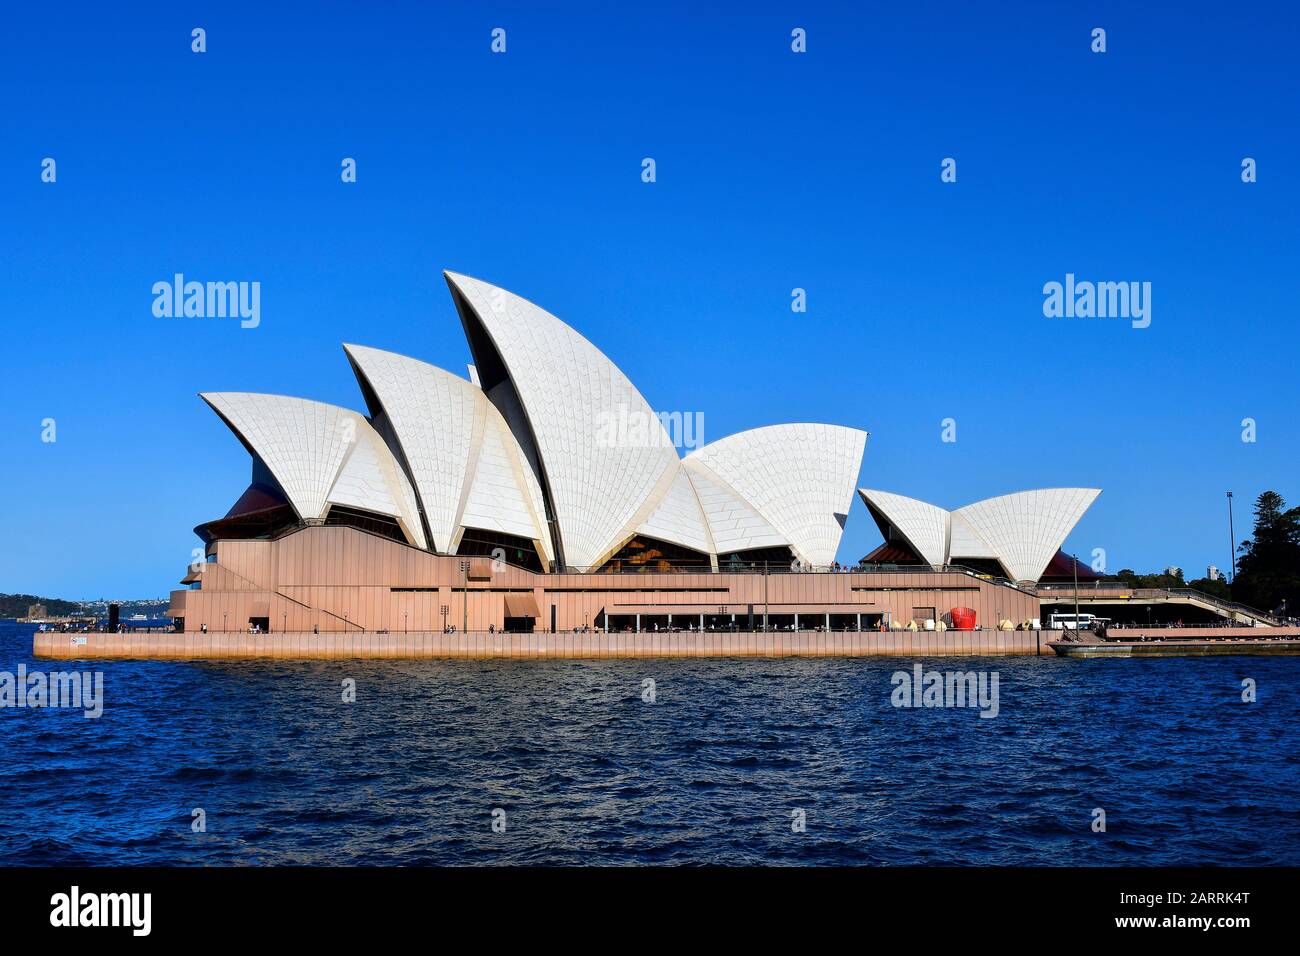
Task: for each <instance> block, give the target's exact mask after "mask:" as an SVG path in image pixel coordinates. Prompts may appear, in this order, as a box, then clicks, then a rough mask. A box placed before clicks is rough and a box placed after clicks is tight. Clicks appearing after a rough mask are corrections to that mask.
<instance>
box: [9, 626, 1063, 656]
mask: <svg viewBox="0 0 1300 956" xmlns="http://www.w3.org/2000/svg"><path fill="white" fill-rule="evenodd" d="M1059 634H1060V632H1059V631H1058V632H1056V635H1057V636H1059ZM1052 637H1053V635H1052V632H1050V631H946V632H943V633H935V632H928V631H918V632H911V631H889V632H878V631H862V632H852V631H850V632H834V633H816V632H800V633H791V632H780V633H775V632H773V633H767V634H764V633H760V632H746V631H738V632H734V633H728V632H718V633H704V634H701V633H698V632H697V633H694V634H692V633H675V634H664V633H660V634H645V633H643V634H486V633H471V634H442V633H432V634H431V633H410V634H373V633H368V634H360V633H357V634H337V633H335V634H311V633H306V634H304V633H294V632H286V633H281V634H245V633H215V632H213V633H208V634H195V633H186V634H52V633H51V634H40V633H38V634H35V635H33V640H32V651H33V653H34V654H35V655H36V656H37V657H51V658H62V659H69V660H81V659H90V658H126V659H143V660H222V659H249V658H258V659H261V658H265V659H272V660H289V659H301V660H343V659H355V658H397V659H418V658H478V659H491V658H507V659H520V660H528V659H555V658H560V659H567V658H619V657H866V656H876V655H879V656H894V657H971V656H1001V655H1008V654H1019V655H1024V654H1031V655H1032V654H1038V655H1050V654H1051V653H1052V651H1051V649H1050V648H1048V646H1047V642H1048V641H1049V640H1052ZM74 641H83V642H84V643H74Z"/></svg>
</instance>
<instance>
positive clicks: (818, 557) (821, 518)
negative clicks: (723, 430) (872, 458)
mask: <svg viewBox="0 0 1300 956" xmlns="http://www.w3.org/2000/svg"><path fill="white" fill-rule="evenodd" d="M866 443H867V433H866V432H864V431H861V430H859V429H856V428H846V427H844V426H842V425H820V424H791V425H768V426H766V427H764V428H754V429H751V430H749V431H745V432H740V433H738V434H735V435H731V436H728V437H727V438H723V439H721V440H720V441H716V442H713V443H711V444H709V445H705V446H704V447H703V448H700V449H698V450H696V451H694V452H692V453H691V454H690V455H688V456H687V457H686V461H687V463H688V464H689V463H695V464H698V465H703V466H704V467H705V468H707V469H708V471H709V472H710V473H711V474H712V475H713V476H716V477H717V478H718V479H719V480H721V481H722V482H725V483H726V485H728V486H729V487H730V488H731V490H732V491H734V492H735V493H736V494H737V495H739V496H740V497H741V498H742V499H743V500H744V501H745V502H746V503H747V504H749V505H750V506H751V507H752V508H753V509H754V510H755V511H757V512H758V513H759V514H760V515H761V516H762V517H763V519H764V520H765V521H767V523H768V524H770V525H771V526H772V528H773V529H775V530H776V531H777V533H778V534H780V535H781V536H782V537H784V538H785V539H786V543H787V544H789V546H790V547H791V548H792V549H793V550H794V552H795V554H796V556H798V557H799V558H801V559H802V560H804V561H807V562H810V563H811V564H814V565H827V564H830V563H831V562H832V561H834V560H835V553H836V551H837V550H838V549H839V544H840V537H841V535H842V534H843V532H844V521H845V519H846V518H847V516H848V512H849V507H850V505H851V504H852V503H853V488H854V484H855V482H856V481H857V477H858V471H859V469H860V468H861V467H862V453H863V451H864V449H865V448H866Z"/></svg>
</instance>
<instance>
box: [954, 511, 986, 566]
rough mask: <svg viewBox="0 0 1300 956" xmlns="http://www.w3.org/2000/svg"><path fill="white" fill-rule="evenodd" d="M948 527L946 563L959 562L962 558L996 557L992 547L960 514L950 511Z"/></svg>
mask: <svg viewBox="0 0 1300 956" xmlns="http://www.w3.org/2000/svg"><path fill="white" fill-rule="evenodd" d="M949 529H950V531H951V534H950V537H949V539H948V563H950V564H961V562H962V559H963V558H997V556H998V555H997V552H996V551H994V550H993V547H992V546H991V545H990V544H989V543H988V542H987V541H985V540H984V539H983V538H981V537H980V536H979V532H977V531H976V530H975V529H974V528H972V527H971V526H970V523H969V522H967V520H966V519H965V518H963V517H962V516H961V515H960V514H958V513H956V512H952V513H951V518H950V524H949Z"/></svg>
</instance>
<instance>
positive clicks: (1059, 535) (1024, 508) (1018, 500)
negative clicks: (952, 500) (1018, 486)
mask: <svg viewBox="0 0 1300 956" xmlns="http://www.w3.org/2000/svg"><path fill="white" fill-rule="evenodd" d="M1099 494H1101V491H1100V490H1099V489H1096V488H1040V489H1037V490H1035V491H1020V492H1016V493H1015V494H1011V495H1002V496H1001V497H999V498H986V499H985V500H984V501H977V502H975V503H974V504H970V505H966V506H965V507H964V508H958V509H957V510H956V511H954V512H953V516H954V517H959V518H962V519H964V520H965V521H966V522H967V523H969V525H970V527H971V529H972V530H973V531H974V532H975V533H976V534H977V535H979V537H980V538H981V539H982V540H983V541H986V542H988V545H989V547H991V548H992V549H993V551H994V553H995V554H996V555H997V558H998V560H999V561H1001V562H1002V566H1003V567H1004V568H1006V569H1007V573H1008V574H1010V575H1011V577H1012V578H1014V579H1015V580H1017V581H1036V580H1038V578H1039V577H1040V576H1041V575H1042V573H1043V571H1044V569H1046V567H1047V565H1048V564H1049V563H1050V562H1051V560H1052V557H1053V556H1054V555H1055V554H1056V552H1057V551H1058V550H1059V549H1060V547H1061V545H1062V544H1063V543H1064V542H1065V539H1066V537H1067V536H1068V535H1069V533H1070V530H1071V529H1072V528H1073V527H1074V526H1075V525H1076V524H1077V523H1078V521H1079V519H1080V518H1082V517H1083V513H1084V512H1085V511H1087V510H1088V508H1089V507H1090V506H1091V505H1092V503H1093V502H1094V501H1095V500H1096V499H1097V496H1098V495H1099Z"/></svg>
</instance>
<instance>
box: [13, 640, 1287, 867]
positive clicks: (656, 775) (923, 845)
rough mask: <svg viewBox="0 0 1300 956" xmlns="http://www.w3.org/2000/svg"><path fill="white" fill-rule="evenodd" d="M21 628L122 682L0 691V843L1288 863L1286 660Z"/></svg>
mask: <svg viewBox="0 0 1300 956" xmlns="http://www.w3.org/2000/svg"><path fill="white" fill-rule="evenodd" d="M30 631H31V629H30V628H29V627H21V628H20V627H18V626H16V625H14V624H12V623H0V670H6V671H10V672H13V671H15V669H16V667H17V665H18V663H19V662H25V663H26V665H27V667H28V668H29V669H40V670H43V671H55V670H68V669H73V668H77V669H94V668H96V667H97V668H98V669H100V670H102V671H103V673H104V680H105V698H106V699H105V708H104V714H103V716H102V717H101V718H100V719H98V720H87V719H85V718H84V717H82V715H81V712H80V711H79V710H43V711H38V710H27V709H25V710H16V709H4V710H0V743H2V744H3V747H2V751H3V760H2V761H0V863H3V864H10V865H12V864H64V865H97V864H123V865H134V864H375V865H422V864H497V863H508V864H584V863H595V864H630V863H659V864H693V863H726V864H916V863H922V864H923V863H957V864H1081V865H1108V864H1128V865H1162V864H1185V865H1187V864H1227V865H1237V864H1241V865H1246V864H1256V865H1258V864H1289V865H1297V864H1300V802H1297V800H1296V797H1295V794H1296V792H1297V784H1298V783H1300V744H1298V743H1297V728H1298V727H1300V719H1298V718H1300V682H1298V681H1297V678H1298V677H1300V659H1298V658H1259V657H1255V658H1248V657H1242V658H1231V659H1169V660H1145V661H1144V660H1132V661H1123V660H1116V661H1067V660H1057V659H1055V658H985V659H963V660H957V659H942V660H937V659H932V660H930V661H928V662H926V663H927V666H928V667H932V668H935V669H939V670H955V669H976V670H980V669H983V670H989V671H993V670H996V671H997V672H998V675H999V705H1000V712H999V714H998V716H997V717H996V718H993V719H981V718H980V717H979V713H978V711H977V710H973V709H943V708H934V709H914V710H903V709H897V708H895V707H893V706H891V704H890V694H891V691H892V690H893V687H892V685H891V683H890V676H891V674H893V673H894V672H895V671H897V670H899V669H902V668H909V667H910V666H911V664H912V662H911V661H909V660H903V659H871V660H824V661H812V660H749V661H743V660H702V661H685V660H655V661H609V662H560V661H557V662H539V663H533V662H474V661H460V662H320V663H314V662H279V663H225V664H218V663H162V662H157V663H155V662H115V661H114V662H88V663H87V664H76V663H74V662H63V661H36V660H34V659H33V658H32V657H31V638H30ZM1246 677H1250V678H1253V679H1254V680H1255V681H1256V683H1257V686H1258V698H1259V699H1258V702H1257V703H1254V704H1244V703H1242V702H1241V681H1242V679H1243V678H1246ZM345 678H352V679H354V680H355V681H356V686H357V702H356V703H355V704H344V703H343V702H342V699H341V696H342V694H341V681H343V680H344V679H345ZM646 678H651V679H653V680H654V681H655V691H656V696H657V703H654V704H647V703H644V702H643V701H642V693H643V683H642V682H643V681H644V680H645V679H646ZM1097 807H1100V808H1104V809H1105V811H1106V814H1107V820H1106V823H1107V832H1105V833H1093V832H1092V830H1091V829H1090V824H1091V822H1092V811H1093V809H1094V808H1097ZM194 808H202V809H203V810H204V811H205V813H206V822H207V832H206V833H194V832H192V830H191V811H192V810H193V809H194ZM495 808H502V809H503V810H504V811H505V822H506V830H505V832H504V833H498V832H494V831H493V828H492V822H493V815H492V814H493V810H494V809H495ZM793 810H803V811H805V813H806V820H807V830H806V832H804V833H794V832H792V828H791V819H792V817H791V812H792V811H793Z"/></svg>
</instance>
